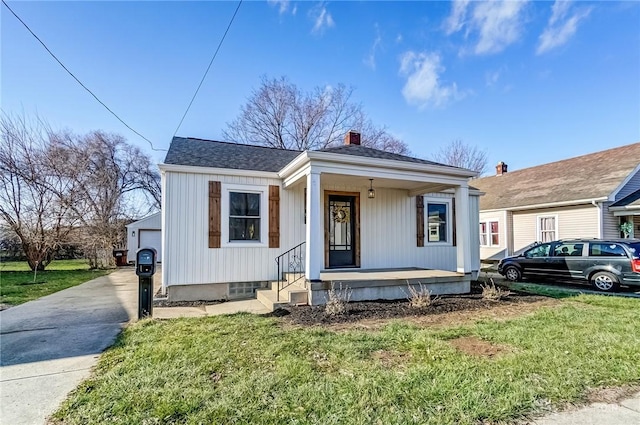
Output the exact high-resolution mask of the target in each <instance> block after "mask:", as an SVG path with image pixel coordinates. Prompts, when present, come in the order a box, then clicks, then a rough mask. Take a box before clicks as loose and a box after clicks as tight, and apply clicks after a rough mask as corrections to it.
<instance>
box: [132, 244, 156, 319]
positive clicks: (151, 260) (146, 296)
mask: <svg viewBox="0 0 640 425" xmlns="http://www.w3.org/2000/svg"><path fill="white" fill-rule="evenodd" d="M155 272H156V250H155V249H153V248H140V249H139V250H138V252H136V274H137V275H138V319H143V318H145V317H151V316H152V315H153V275H154V274H155Z"/></svg>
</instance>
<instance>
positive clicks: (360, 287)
mask: <svg viewBox="0 0 640 425" xmlns="http://www.w3.org/2000/svg"><path fill="white" fill-rule="evenodd" d="M372 284H373V285H372ZM330 285H331V283H329V282H318V283H312V284H311V290H310V291H309V304H311V305H323V304H326V303H327V300H328V295H329V289H330ZM409 286H411V287H413V288H414V289H415V290H416V291H418V292H419V291H421V290H429V291H431V294H432V295H450V294H467V293H469V292H471V278H470V276H469V277H468V278H465V279H460V280H458V281H454V282H451V281H448V282H439V283H420V284H418V283H412V284H408V283H407V282H400V281H386V282H384V283H383V282H380V281H378V282H361V281H353V282H335V283H334V289H335V290H336V291H342V292H343V293H344V291H346V290H347V289H348V290H349V291H350V292H351V297H350V298H349V300H350V301H373V300H399V299H407V298H409V296H410V294H411V292H410V291H409Z"/></svg>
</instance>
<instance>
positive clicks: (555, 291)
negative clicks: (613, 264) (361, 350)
mask: <svg viewBox="0 0 640 425" xmlns="http://www.w3.org/2000/svg"><path fill="white" fill-rule="evenodd" d="M503 284H504V285H506V286H507V287H509V288H510V289H513V290H516V291H520V292H527V293H530V294H535V295H543V296H545V297H551V298H556V299H562V298H569V297H575V296H577V295H580V294H581V293H582V291H581V290H580V289H574V288H563V287H561V286H552V285H544V284H538V283H523V282H508V281H505V282H503ZM589 289H590V288H588V287H585V290H589Z"/></svg>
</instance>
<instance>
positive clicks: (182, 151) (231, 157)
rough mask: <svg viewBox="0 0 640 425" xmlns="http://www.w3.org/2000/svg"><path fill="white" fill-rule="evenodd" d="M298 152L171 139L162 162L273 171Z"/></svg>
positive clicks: (352, 148) (362, 151)
mask: <svg viewBox="0 0 640 425" xmlns="http://www.w3.org/2000/svg"><path fill="white" fill-rule="evenodd" d="M321 152H328V153H335V154H340V155H354V156H360V157H367V158H377V159H390V160H394V161H404V162H413V163H418V164H428V165H441V166H446V167H450V166H448V165H444V164H439V163H437V162H433V161H428V160H426V159H420V158H413V157H410V156H405V155H399V154H396V153H391V152H386V151H381V150H378V149H373V148H369V147H366V146H360V145H342V146H337V147H333V148H327V149H322V150H321ZM300 153H301V152H300V151H295V150H286V149H278V148H270V147H266V146H255V145H246V144H240V143H228V142H217V141H213V140H203V139H194V138H185V137H174V138H173V140H172V141H171V146H170V147H169V151H168V152H167V156H166V158H165V160H164V163H165V164H176V165H191V166H196V167H213V168H231V169H235V170H254V171H272V172H277V171H280V170H281V169H282V168H284V166H285V165H287V164H288V163H290V162H291V161H292V160H293V159H294V158H295V157H297V156H298V155H300ZM452 168H458V167H452Z"/></svg>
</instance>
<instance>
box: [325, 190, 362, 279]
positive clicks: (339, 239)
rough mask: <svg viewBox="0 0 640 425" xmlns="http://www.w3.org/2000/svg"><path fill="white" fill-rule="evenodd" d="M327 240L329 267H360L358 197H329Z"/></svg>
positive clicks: (327, 202)
mask: <svg viewBox="0 0 640 425" xmlns="http://www.w3.org/2000/svg"><path fill="white" fill-rule="evenodd" d="M325 199H326V205H325V209H326V214H327V215H326V217H325V224H326V228H325V230H326V235H327V236H326V238H325V251H326V252H327V258H326V260H327V262H328V264H327V267H328V268H334V267H358V266H359V261H358V260H359V258H358V255H357V252H356V251H357V244H358V243H359V240H358V239H359V234H358V231H359V226H358V211H357V208H358V200H359V197H358V196H352V195H351V194H349V195H347V194H344V195H342V194H341V195H332V194H329V195H327V197H326V198H325Z"/></svg>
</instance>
